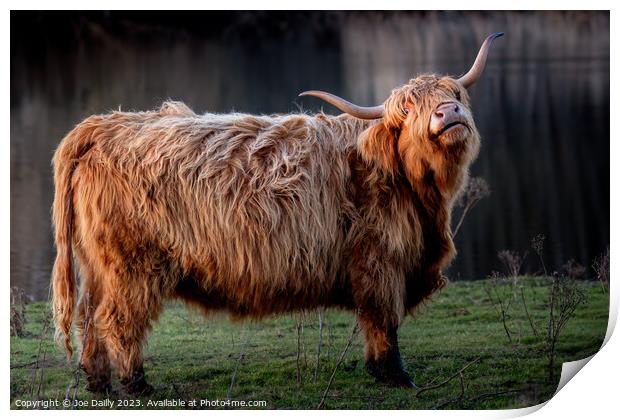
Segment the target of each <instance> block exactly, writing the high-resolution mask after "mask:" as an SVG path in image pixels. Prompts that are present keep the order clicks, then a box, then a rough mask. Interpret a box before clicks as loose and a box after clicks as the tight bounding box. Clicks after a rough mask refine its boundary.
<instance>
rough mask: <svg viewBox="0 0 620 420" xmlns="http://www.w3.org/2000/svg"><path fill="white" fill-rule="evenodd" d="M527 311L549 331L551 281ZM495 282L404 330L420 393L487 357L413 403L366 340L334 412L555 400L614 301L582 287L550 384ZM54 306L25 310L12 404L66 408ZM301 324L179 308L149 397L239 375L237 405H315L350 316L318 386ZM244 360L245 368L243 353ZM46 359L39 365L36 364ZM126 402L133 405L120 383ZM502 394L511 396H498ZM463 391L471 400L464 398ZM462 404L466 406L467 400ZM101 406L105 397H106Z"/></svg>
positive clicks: (156, 333)
mask: <svg viewBox="0 0 620 420" xmlns="http://www.w3.org/2000/svg"><path fill="white" fill-rule="evenodd" d="M521 282H522V284H524V285H525V291H526V295H525V296H526V300H527V302H528V309H529V311H530V314H531V315H532V317H533V319H534V322H535V325H536V326H537V328H538V330H539V332H540V335H544V334H545V331H546V326H547V322H548V311H547V309H546V306H545V302H546V299H547V294H548V290H549V287H548V284H547V283H546V282H545V281H543V280H542V279H537V278H522V279H521ZM487 285H488V281H486V280H485V281H477V282H455V283H451V284H449V285H448V287H447V288H446V289H444V290H443V291H442V292H440V293H437V294H436V295H435V296H434V298H433V299H432V301H430V302H428V303H427V304H426V305H424V306H423V307H422V308H421V309H420V310H418V312H417V313H416V315H415V316H413V317H408V318H407V320H406V321H405V323H404V324H403V325H402V326H401V328H400V330H399V340H400V348H401V353H402V356H403V361H404V364H405V366H406V367H407V369H408V371H409V372H410V374H411V375H412V377H413V379H414V382H415V383H416V384H417V385H418V386H425V385H428V384H430V383H441V382H442V381H444V380H446V379H448V378H450V377H451V376H452V375H454V374H456V373H457V372H458V371H459V370H460V369H461V368H463V367H464V366H465V365H466V364H467V363H468V362H471V361H473V360H475V359H476V358H480V359H479V360H478V361H476V362H475V363H473V364H472V365H471V366H470V367H468V368H467V369H465V370H464V371H463V375H462V377H463V385H464V387H463V389H464V392H463V393H462V388H461V382H460V377H459V375H456V376H455V378H454V379H453V380H451V381H450V382H449V383H447V384H446V385H444V386H441V387H439V388H437V389H433V390H429V391H427V392H423V393H422V394H420V395H419V396H416V392H415V391H412V390H403V389H393V388H389V387H386V386H384V385H381V384H378V383H376V382H375V381H374V379H373V378H372V377H371V376H369V375H368V374H367V373H366V372H365V370H364V360H363V342H362V338H361V336H357V337H356V338H355V339H354V341H353V343H352V345H351V347H350V349H349V351H348V353H347V355H346V357H345V359H344V361H343V363H342V364H341V365H340V367H339V368H338V370H337V371H336V374H335V378H334V381H333V383H332V386H331V388H330V391H329V394H328V396H327V398H326V401H325V408H332V409H333V408H338V409H400V408H403V409H429V408H446V409H488V408H495V409H503V408H518V407H526V406H531V405H534V404H538V403H540V402H543V401H546V400H548V399H549V398H551V396H552V395H553V393H554V392H555V389H556V387H557V383H558V380H559V375H560V371H561V363H562V362H565V361H571V360H576V359H581V358H584V357H587V356H590V355H592V354H594V353H595V352H596V351H598V349H599V348H600V346H601V344H602V341H603V338H604V336H605V332H606V328H607V317H608V306H609V305H608V295H607V294H605V293H603V292H602V290H601V288H600V286H599V285H598V284H595V283H583V287H584V288H585V290H586V293H587V296H588V300H587V302H586V303H584V304H582V305H581V306H580V307H579V308H578V309H577V311H576V312H575V314H574V316H573V317H572V318H571V319H570V320H569V322H568V323H567V325H566V327H565V328H564V330H563V332H562V334H561V336H560V339H559V346H558V349H557V362H556V366H555V371H554V380H553V381H549V379H548V370H547V360H548V359H547V356H546V353H545V345H544V341H543V340H542V339H541V338H540V337H538V338H537V337H536V336H534V334H533V333H532V329H531V327H530V325H529V322H528V320H527V318H526V316H525V312H524V310H523V306H522V303H521V301H520V299H519V300H516V301H514V302H513V303H512V305H511V307H510V319H509V322H508V324H509V328H510V330H511V333H512V342H509V341H508V338H507V336H506V333H505V331H504V327H503V326H502V323H501V321H500V317H499V315H498V312H497V310H496V308H494V307H493V306H492V305H491V302H490V300H489V298H488V297H487V293H486V292H485V287H486V286H487ZM48 311H49V309H48V307H47V305H46V304H45V303H41V302H38V303H32V304H29V305H28V306H27V309H26V317H27V324H26V336H25V337H21V338H16V337H12V338H11V407H12V408H17V407H16V400H18V399H20V400H32V399H36V398H37V396H38V398H39V399H58V400H62V399H64V397H65V394H66V392H67V387H68V386H69V385H71V384H72V383H74V381H75V358H74V361H73V362H72V364H69V363H68V362H66V360H65V358H64V353H63V352H62V351H61V350H60V349H59V348H58V347H57V346H56V345H55V344H54V343H53V341H52V338H51V335H52V334H45V335H44V338H43V339H42V338H41V336H42V329H43V323H44V319H45V318H46V317H47V316H48V313H49V312H48ZM297 319H299V315H298V314H297V315H288V316H282V317H277V318H270V319H266V320H264V321H263V322H260V323H231V322H229V321H228V319H227V318H226V317H225V316H223V315H222V316H216V317H212V318H210V319H204V318H203V317H202V316H201V315H200V314H198V313H196V312H194V311H191V310H187V309H186V308H185V306H184V305H183V304H182V303H171V304H170V305H169V306H168V307H167V309H166V311H165V312H164V314H163V316H162V318H161V319H160V321H159V322H158V323H157V324H156V325H155V327H154V329H153V331H152V333H151V334H150V337H149V341H148V346H147V347H146V350H145V364H144V367H145V370H146V375H147V379H148V380H149V382H150V383H151V384H152V385H153V386H154V387H155V389H156V390H155V393H154V394H153V395H152V396H150V397H149V398H143V399H142V400H141V403H142V404H146V403H147V402H148V400H149V399H150V400H153V401H155V400H164V399H182V400H186V401H187V400H191V399H196V400H197V401H198V402H199V401H200V399H211V400H215V399H226V398H227V396H228V394H229V388H230V386H231V377H232V376H233V372H235V370H236V376H235V384H234V386H233V387H232V390H230V398H231V399H232V400H264V401H266V402H267V408H300V409H307V408H315V407H316V406H317V404H318V403H319V401H320V400H321V397H322V394H323V391H324V390H325V388H326V385H327V383H328V380H329V377H330V375H331V374H332V371H333V369H334V367H335V366H336V362H337V360H338V357H339V355H340V354H341V352H342V350H343V349H344V347H345V345H346V343H347V340H348V339H349V336H350V333H351V330H352V326H353V323H354V318H353V315H352V314H351V313H348V312H341V311H336V310H328V311H327V313H326V322H327V324H328V326H327V327H326V328H325V329H324V338H323V346H322V349H321V362H320V369H319V372H318V373H319V374H318V379H317V381H316V382H315V381H314V380H313V373H314V369H315V366H316V347H317V343H318V335H319V330H318V317H317V315H316V313H307V314H305V315H304V317H303V325H304V328H303V335H302V336H301V337H302V339H301V342H302V344H303V346H302V349H301V352H300V358H299V364H300V367H301V368H300V373H301V381H298V379H297V348H298V347H297V341H298V335H297V328H296V325H297ZM241 352H243V353H244V357H243V358H242V360H241V362H239V360H240V357H239V356H240V353H241ZM37 361H38V363H37ZM114 388H115V392H116V393H117V395H116V397H117V398H125V396H124V395H123V394H122V391H121V390H120V385H119V384H118V382H115V383H114ZM501 392H505V393H503V394H499V393H501ZM461 394H462V395H461ZM459 396H460V398H459ZM96 398H97V397H96V396H94V395H93V394H90V393H88V392H87V391H86V390H85V389H84V375H83V374H82V375H80V382H79V386H78V388H77V399H78V400H80V401H88V403H89V404H90V403H91V400H92V399H96ZM98 398H104V397H98Z"/></svg>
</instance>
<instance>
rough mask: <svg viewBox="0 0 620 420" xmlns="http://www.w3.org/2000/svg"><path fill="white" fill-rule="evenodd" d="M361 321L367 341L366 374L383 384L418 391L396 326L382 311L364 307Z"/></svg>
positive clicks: (359, 316) (360, 317) (361, 310)
mask: <svg viewBox="0 0 620 420" xmlns="http://www.w3.org/2000/svg"><path fill="white" fill-rule="evenodd" d="M358 321H359V324H360V327H361V329H362V331H363V332H364V336H365V339H366V371H368V373H370V374H371V375H372V376H374V377H375V378H377V379H378V380H379V381H381V382H385V383H388V384H390V385H393V386H400V387H405V388H415V384H414V383H413V381H412V380H411V378H410V377H409V374H408V373H407V372H406V371H405V369H404V367H403V363H402V360H401V357H400V351H399V350H398V340H397V334H396V331H397V329H398V326H397V325H394V324H393V323H391V322H389V321H388V320H386V319H385V316H384V315H383V314H381V313H380V311H377V310H373V309H368V308H361V309H360V312H359V315H358Z"/></svg>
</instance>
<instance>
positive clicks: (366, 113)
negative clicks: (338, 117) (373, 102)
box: [299, 90, 383, 120]
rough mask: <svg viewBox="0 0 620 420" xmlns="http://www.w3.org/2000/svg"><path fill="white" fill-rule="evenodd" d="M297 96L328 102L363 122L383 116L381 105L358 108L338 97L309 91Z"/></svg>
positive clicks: (318, 91)
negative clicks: (313, 97) (314, 97)
mask: <svg viewBox="0 0 620 420" xmlns="http://www.w3.org/2000/svg"><path fill="white" fill-rule="evenodd" d="M299 96H316V97H317V98H320V99H323V100H324V101H325V102H329V103H330V104H332V105H333V106H335V107H336V108H338V109H339V110H341V111H342V112H346V113H347V114H349V115H353V116H354V117H357V118H361V119H363V120H374V119H377V118H381V117H382V116H383V105H377V106H359V105H355V104H352V103H351V102H349V101H347V100H345V99H342V98H341V97H339V96H336V95H333V94H331V93H328V92H322V91H320V90H309V91H306V92H302V93H300V94H299Z"/></svg>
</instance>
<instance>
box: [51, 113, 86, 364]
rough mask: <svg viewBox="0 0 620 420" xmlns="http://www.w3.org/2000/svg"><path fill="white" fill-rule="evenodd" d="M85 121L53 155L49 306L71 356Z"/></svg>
mask: <svg viewBox="0 0 620 420" xmlns="http://www.w3.org/2000/svg"><path fill="white" fill-rule="evenodd" d="M91 133H92V130H90V129H88V125H87V124H84V123H83V124H80V125H79V126H78V127H76V128H75V129H74V130H73V131H71V132H70V133H69V134H68V135H67V136H66V137H65V138H64V139H63V141H62V142H61V143H60V146H59V147H58V149H57V150H56V153H55V154H54V158H53V161H52V163H53V165H54V187H55V194H54V204H53V207H52V219H53V223H54V230H55V236H54V239H55V242H56V252H57V254H56V261H55V262H54V269H53V271H52V306H53V313H54V323H55V324H56V340H57V341H58V342H59V343H61V344H62V345H64V347H65V349H66V351H67V357H69V358H71V356H72V355H73V349H72V347H71V326H72V324H73V310H74V307H75V300H76V283H75V274H74V271H73V248H72V243H73V191H72V179H73V172H74V170H75V167H76V165H77V161H78V159H79V158H80V157H81V156H83V155H84V153H85V152H86V151H87V150H88V149H89V148H90V147H91V143H92V142H91V137H92V136H91Z"/></svg>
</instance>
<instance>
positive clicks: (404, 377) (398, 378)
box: [386, 371, 418, 389]
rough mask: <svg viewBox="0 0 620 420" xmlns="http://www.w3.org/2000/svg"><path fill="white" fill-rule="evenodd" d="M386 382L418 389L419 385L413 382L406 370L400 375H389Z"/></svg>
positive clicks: (400, 386)
mask: <svg viewBox="0 0 620 420" xmlns="http://www.w3.org/2000/svg"><path fill="white" fill-rule="evenodd" d="M386 382H387V383H388V384H390V385H392V386H396V387H399V388H411V389H418V387H417V386H416V384H414V383H413V381H412V380H411V378H410V377H409V375H408V374H407V372H404V371H403V372H401V373H400V374H398V375H394V376H391V377H388V378H387V381H386Z"/></svg>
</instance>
